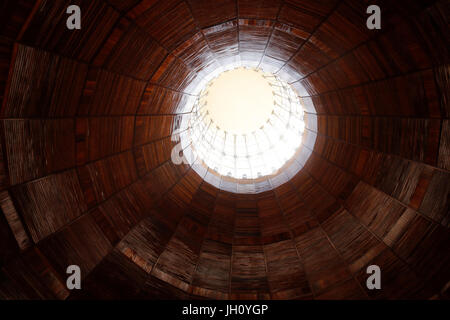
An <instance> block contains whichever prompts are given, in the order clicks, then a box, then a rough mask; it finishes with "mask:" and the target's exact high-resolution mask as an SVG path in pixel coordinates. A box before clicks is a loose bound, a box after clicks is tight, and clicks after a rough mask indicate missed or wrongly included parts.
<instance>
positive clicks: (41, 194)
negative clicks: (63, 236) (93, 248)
mask: <svg viewBox="0 0 450 320" xmlns="http://www.w3.org/2000/svg"><path fill="white" fill-rule="evenodd" d="M11 194H12V197H13V199H15V201H16V203H17V209H18V210H19V211H20V212H21V214H22V215H23V218H24V220H25V224H26V225H27V228H28V230H29V231H30V234H31V237H32V238H33V241H34V242H38V241H40V240H41V239H43V238H45V237H47V236H49V235H50V234H52V233H54V232H56V231H58V230H59V229H60V228H62V227H64V226H65V225H66V224H68V223H69V222H71V221H73V220H75V219H76V218H77V217H79V216H80V215H81V214H82V213H83V212H85V211H86V209H87V207H86V203H85V201H84V196H83V193H82V190H81V186H80V184H79V182H78V177H77V174H76V172H75V171H74V170H70V171H65V172H63V173H59V174H55V175H50V176H47V177H46V178H43V179H40V180H36V181H32V182H29V183H27V184H23V185H20V186H16V187H14V188H13V189H12V190H11Z"/></svg>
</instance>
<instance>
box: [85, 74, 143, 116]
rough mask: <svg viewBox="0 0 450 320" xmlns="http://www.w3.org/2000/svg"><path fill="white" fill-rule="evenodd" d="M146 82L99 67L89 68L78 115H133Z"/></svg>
mask: <svg viewBox="0 0 450 320" xmlns="http://www.w3.org/2000/svg"><path fill="white" fill-rule="evenodd" d="M145 87H146V83H145V82H144V81H138V80H134V79H132V78H128V77H125V76H120V75H118V74H114V73H111V72H106V71H102V70H99V69H91V70H89V73H88V76H87V79H86V86H85V88H84V90H83V96H82V98H81V102H80V107H79V109H78V115H80V116H87V115H94V116H105V115H134V114H136V111H137V109H138V107H139V104H140V101H141V98H142V94H143V93H144V89H145Z"/></svg>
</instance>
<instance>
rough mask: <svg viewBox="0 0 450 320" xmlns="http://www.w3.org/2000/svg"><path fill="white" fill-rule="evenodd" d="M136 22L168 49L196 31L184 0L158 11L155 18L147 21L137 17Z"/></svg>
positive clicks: (176, 45) (174, 46) (171, 48)
mask: <svg viewBox="0 0 450 320" xmlns="http://www.w3.org/2000/svg"><path fill="white" fill-rule="evenodd" d="M136 22H137V24H138V25H139V26H141V27H142V28H143V29H144V30H146V31H147V32H148V33H149V34H150V35H151V36H152V37H153V38H154V39H156V40H157V41H158V43H160V44H161V45H162V46H164V48H166V49H167V50H169V51H172V50H173V49H175V48H176V47H178V46H179V45H180V44H181V43H183V42H184V40H186V39H188V38H189V37H191V36H192V35H193V34H194V33H195V32H196V25H195V23H194V19H193V17H192V15H191V11H190V8H189V6H188V5H187V4H186V3H185V2H184V1H183V2H180V3H179V4H177V5H176V6H175V7H174V8H171V9H169V10H167V11H164V12H160V14H159V15H158V17H156V18H155V19H152V20H150V21H149V20H147V19H141V18H138V19H137V20H136Z"/></svg>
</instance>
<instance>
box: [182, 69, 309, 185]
mask: <svg viewBox="0 0 450 320" xmlns="http://www.w3.org/2000/svg"><path fill="white" fill-rule="evenodd" d="M303 117H304V111H303V107H302V105H301V103H300V99H299V98H298V96H297V94H296V92H295V91H294V90H293V89H292V87H291V86H290V85H289V84H287V83H286V82H284V81H282V80H281V79H279V78H278V77H276V76H274V75H273V74H270V73H264V72H262V71H260V70H257V69H245V68H236V69H233V70H230V71H226V72H223V73H221V74H219V75H218V76H217V77H216V78H214V79H212V80H211V81H210V82H208V83H207V84H206V86H205V88H204V89H203V90H202V91H201V92H200V95H199V97H198V99H197V100H196V101H195V103H194V108H193V110H192V114H191V115H190V118H189V129H188V133H189V136H190V139H191V141H192V144H191V148H192V152H193V153H194V155H195V156H198V157H199V158H200V159H201V160H202V161H203V162H204V163H205V164H206V165H207V166H208V167H209V168H211V169H213V170H214V171H216V172H217V173H218V174H220V175H223V176H229V177H233V178H236V179H256V178H259V177H263V176H267V175H271V174H274V173H276V172H277V170H278V169H280V168H281V167H282V166H283V165H284V164H285V163H286V162H287V161H288V160H289V159H291V158H292V157H293V156H294V154H295V153H296V151H297V150H298V148H299V147H300V145H301V143H302V134H303V131H304V129H305V124H304V118H303Z"/></svg>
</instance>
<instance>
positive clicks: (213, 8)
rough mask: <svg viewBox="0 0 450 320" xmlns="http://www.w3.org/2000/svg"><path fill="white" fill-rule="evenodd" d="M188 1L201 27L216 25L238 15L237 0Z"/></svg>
mask: <svg viewBox="0 0 450 320" xmlns="http://www.w3.org/2000/svg"><path fill="white" fill-rule="evenodd" d="M187 2H188V4H189V6H190V7H191V10H192V14H193V16H194V19H195V20H196V21H197V23H198V24H199V25H200V27H201V28H206V27H210V26H215V25H217V24H220V23H223V22H226V21H229V20H232V19H235V18H236V17H237V6H236V1H235V0H217V1H209V0H187Z"/></svg>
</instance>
